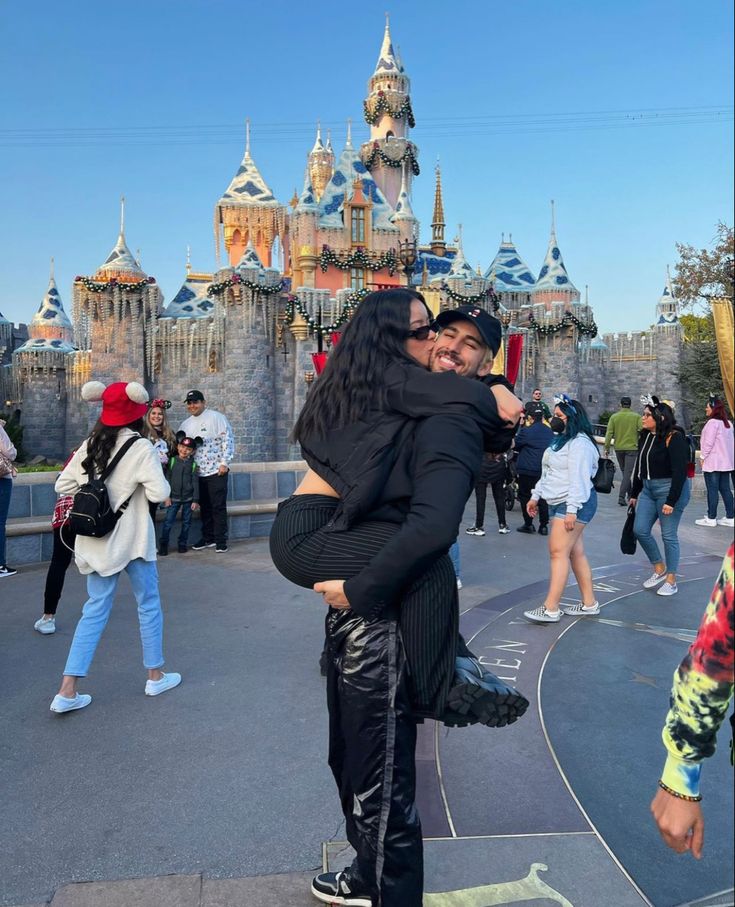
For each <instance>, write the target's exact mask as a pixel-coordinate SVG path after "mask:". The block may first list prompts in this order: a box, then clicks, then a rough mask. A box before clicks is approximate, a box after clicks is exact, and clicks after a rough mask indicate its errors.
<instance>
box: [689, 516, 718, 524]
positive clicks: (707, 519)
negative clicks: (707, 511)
mask: <svg viewBox="0 0 735 907" xmlns="http://www.w3.org/2000/svg"><path fill="white" fill-rule="evenodd" d="M694 522H695V524H696V525H697V526H716V525H717V524H718V523H719V520H711V519H710V518H709V517H708V516H703V517H702V519H701V520H695V521H694Z"/></svg>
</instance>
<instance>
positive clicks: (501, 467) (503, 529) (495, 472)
mask: <svg viewBox="0 0 735 907" xmlns="http://www.w3.org/2000/svg"><path fill="white" fill-rule="evenodd" d="M506 468H507V460H506V456H505V453H494V452H492V451H487V450H486V451H485V453H484V454H483V457H482V467H481V468H480V477H479V478H478V480H477V483H476V485H475V522H474V524H473V525H472V526H470V527H469V529H465V532H466V533H467V535H478V536H483V535H485V502H486V500H487V486H488V485H489V486H490V490H491V491H492V495H493V501H494V502H495V512H496V514H497V516H498V532H499V533H500V534H501V535H507V534H508V533H509V532H510V529H508V524H507V523H506V522H505V472H506Z"/></svg>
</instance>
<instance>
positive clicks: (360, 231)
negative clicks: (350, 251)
mask: <svg viewBox="0 0 735 907" xmlns="http://www.w3.org/2000/svg"><path fill="white" fill-rule="evenodd" d="M351 217H352V243H353V245H355V244H358V243H359V244H363V243H364V242H365V209H364V208H353V209H352V214H351Z"/></svg>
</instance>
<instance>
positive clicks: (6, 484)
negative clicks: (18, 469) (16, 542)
mask: <svg viewBox="0 0 735 907" xmlns="http://www.w3.org/2000/svg"><path fill="white" fill-rule="evenodd" d="M12 493H13V480H12V479H11V478H10V477H9V476H8V477H5V478H2V479H0V566H4V565H5V521H6V520H7V518H8V510H10V495H11V494H12Z"/></svg>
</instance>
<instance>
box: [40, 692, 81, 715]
mask: <svg viewBox="0 0 735 907" xmlns="http://www.w3.org/2000/svg"><path fill="white" fill-rule="evenodd" d="M91 701H92V697H91V696H90V695H89V694H88V693H77V694H76V696H74V697H69V696H59V694H58V693H57V694H56V696H54V698H53V700H52V701H51V705H50V706H49V709H50V711H52V712H57V713H59V714H61V713H62V712H73V711H74V709H86V708H87V706H88V705H89V703H90V702H91Z"/></svg>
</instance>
